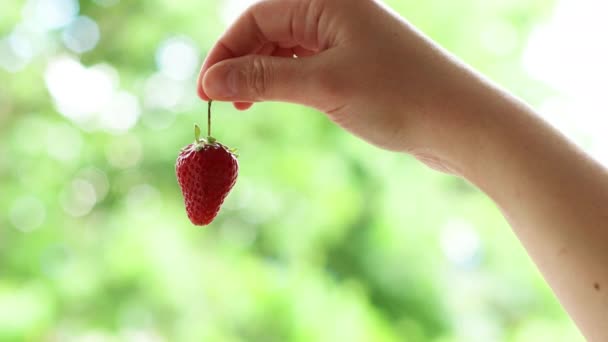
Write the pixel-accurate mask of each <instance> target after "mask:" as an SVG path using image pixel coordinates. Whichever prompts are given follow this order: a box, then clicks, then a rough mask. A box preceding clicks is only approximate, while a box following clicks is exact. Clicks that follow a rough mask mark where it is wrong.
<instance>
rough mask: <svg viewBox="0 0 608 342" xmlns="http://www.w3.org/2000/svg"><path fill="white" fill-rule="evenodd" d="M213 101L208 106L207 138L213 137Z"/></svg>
mask: <svg viewBox="0 0 608 342" xmlns="http://www.w3.org/2000/svg"><path fill="white" fill-rule="evenodd" d="M212 102H213V100H209V103H208V105H207V137H211V103H212Z"/></svg>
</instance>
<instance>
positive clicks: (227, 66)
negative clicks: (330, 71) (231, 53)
mask: <svg viewBox="0 0 608 342" xmlns="http://www.w3.org/2000/svg"><path fill="white" fill-rule="evenodd" d="M314 59H315V58H314V57H310V58H285V57H275V56H261V55H249V56H243V57H238V58H232V59H227V60H223V61H221V62H219V63H217V64H215V65H213V66H212V67H211V68H209V69H208V70H207V72H206V73H205V75H203V82H202V87H203V88H204V91H205V93H206V94H207V95H208V96H209V97H210V98H212V99H215V100H220V101H232V102H258V101H268V100H270V101H285V102H292V103H299V104H304V105H309V106H313V107H316V105H318V104H317V103H311V100H312V99H315V95H316V93H318V89H317V87H315V83H316V82H315V79H316V77H315V74H317V73H318V72H319V71H318V69H319V68H316V67H315V66H314V65H313V64H314Z"/></svg>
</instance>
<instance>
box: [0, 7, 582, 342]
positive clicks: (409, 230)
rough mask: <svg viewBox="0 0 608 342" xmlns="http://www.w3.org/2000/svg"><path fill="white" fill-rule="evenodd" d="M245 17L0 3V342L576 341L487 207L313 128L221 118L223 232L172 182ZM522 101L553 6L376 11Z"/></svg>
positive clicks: (304, 112) (425, 172) (258, 118)
mask: <svg viewBox="0 0 608 342" xmlns="http://www.w3.org/2000/svg"><path fill="white" fill-rule="evenodd" d="M246 2H247V1H219V0H217V1H211V0H196V1H194V0H182V1H174V0H150V1H127V0H123V1H119V0H94V1H91V0H87V1H80V3H78V2H77V1H75V0H28V1H2V2H0V341H13V340H14V341H85V340H86V341H441V342H448V341H552V342H559V341H581V340H582V338H581V337H580V335H579V333H578V332H577V330H576V328H575V327H574V325H573V324H572V323H571V321H570V320H569V319H568V318H567V316H566V314H565V313H564V311H563V310H562V309H561V307H560V306H559V304H558V303H557V301H556V299H555V297H554V296H553V295H552V293H551V291H550V289H549V288H548V286H547V285H546V284H545V283H544V281H543V280H542V278H541V276H540V275H539V273H538V272H537V271H536V269H535V267H534V266H533V264H532V263H531V261H530V260H529V258H528V257H527V256H526V254H525V251H524V250H523V248H522V247H521V246H520V244H519V243H518V241H517V239H516V238H515V236H514V235H513V233H512V232H511V230H510V228H509V227H508V225H507V224H506V222H505V220H504V219H503V217H502V216H501V214H500V212H499V211H498V210H497V209H496V207H495V206H494V205H493V204H492V203H491V202H490V201H489V200H488V199H487V198H486V197H485V196H484V195H483V194H481V193H480V192H479V191H478V190H476V189H474V188H473V187H471V186H470V185H468V184H467V183H465V182H463V181H461V180H459V179H457V178H455V177H450V176H447V175H442V174H439V173H436V172H434V171H431V170H429V169H427V168H425V167H424V166H422V165H421V164H419V163H418V162H416V161H415V160H414V159H412V158H411V157H409V156H404V155H399V154H395V153H390V152H385V151H381V150H379V149H377V148H374V147H372V146H369V145H367V144H366V143H364V142H362V141H359V140H357V139H356V138H354V137H352V136H350V135H348V134H346V133H345V132H343V131H341V130H340V129H338V128H337V127H336V126H334V125H333V124H332V123H330V122H329V121H328V120H327V119H326V118H325V117H324V116H322V115H319V114H318V113H315V112H314V111H312V110H309V109H306V108H302V107H299V106H294V105H286V104H278V103H264V104H258V105H256V106H254V108H253V109H251V110H249V111H247V112H238V111H236V110H235V109H233V108H232V106H231V105H229V104H216V105H215V107H214V113H216V115H215V119H214V135H215V136H217V137H218V138H220V139H221V140H222V141H223V142H224V143H225V144H227V145H230V146H233V147H238V148H239V151H240V159H239V161H240V175H239V180H238V182H237V185H236V187H235V188H234V190H233V192H232V193H231V195H230V196H229V198H228V200H227V202H226V203H225V206H224V208H223V210H222V211H221V213H220V215H219V216H218V218H217V219H216V221H215V222H214V223H213V224H212V225H211V226H209V227H207V228H202V229H201V228H197V227H193V226H192V225H191V224H190V223H189V221H188V219H187V217H186V214H185V211H184V208H183V204H182V198H181V194H180V191H179V188H178V186H177V183H176V179H175V175H174V163H175V159H176V156H177V153H178V151H179V149H180V148H181V147H182V146H183V145H186V144H187V143H189V142H190V141H191V140H192V131H193V130H192V127H193V123H194V122H199V123H201V124H203V123H204V121H205V119H204V114H205V111H206V104H205V103H203V102H201V101H200V100H198V99H197V98H196V96H195V78H196V74H197V72H198V68H199V66H200V63H201V62H202V60H203V58H204V56H205V53H206V51H207V50H208V49H209V48H210V47H211V46H212V44H213V43H214V41H215V39H216V38H217V37H218V36H219V35H220V34H221V33H222V31H223V30H224V29H225V27H226V26H227V25H228V23H229V22H230V20H232V19H233V18H234V17H235V16H236V15H237V14H238V13H239V12H240V11H242V10H243V9H244V8H245V7H246V5H247V4H246ZM388 3H389V5H390V6H392V7H393V8H394V9H395V10H397V11H398V12H399V13H401V14H402V15H404V16H405V17H407V18H408V19H409V20H410V21H412V22H413V23H414V24H415V25H417V26H418V27H420V28H421V29H422V30H423V31H424V32H426V33H427V34H429V35H430V36H431V37H432V38H434V39H435V40H437V41H438V42H440V43H441V44H442V45H444V46H445V47H446V48H448V49H449V50H450V51H452V52H453V53H455V54H456V55H457V56H459V57H461V58H462V59H463V60H465V61H466V62H467V63H470V64H471V65H473V66H474V67H475V68H477V69H479V70H480V71H482V72H483V73H485V74H486V75H488V76H489V77H490V78H492V79H494V80H496V81H497V82H499V83H501V84H502V85H504V86H505V87H507V88H508V89H510V90H512V91H513V92H515V93H516V94H518V95H520V96H522V97H523V98H525V99H526V100H528V101H530V102H531V103H532V104H536V103H538V102H539V101H541V100H542V99H543V98H544V97H545V96H547V94H548V93H549V90H547V89H545V87H543V86H542V85H540V84H537V83H536V82H534V81H532V80H531V79H530V78H529V77H528V76H527V75H526V73H525V72H524V71H523V70H522V67H521V55H522V51H523V48H524V46H525V44H526V40H527V37H528V35H529V33H530V32H531V30H532V29H533V27H534V26H535V25H536V24H537V23H539V22H541V21H543V20H544V19H545V18H546V17H547V16H548V15H549V14H550V13H551V9H552V8H553V6H554V3H553V1H552V0H537V1H528V0H500V1H485V0H458V1H456V0H427V1H397V0H392V1H388Z"/></svg>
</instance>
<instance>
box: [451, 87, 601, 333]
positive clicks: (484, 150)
mask: <svg viewBox="0 0 608 342" xmlns="http://www.w3.org/2000/svg"><path fill="white" fill-rule="evenodd" d="M483 91H484V92H486V93H485V94H477V96H479V97H478V98H482V99H485V100H483V101H482V102H478V103H477V104H476V106H475V107H473V108H469V110H470V111H471V112H472V113H474V115H475V116H476V117H478V118H482V119H480V123H479V126H480V127H479V128H478V129H479V130H478V132H482V133H481V134H480V135H478V136H477V137H476V138H475V142H474V143H473V144H476V145H475V146H473V148H469V149H467V150H468V151H470V152H469V154H468V155H467V154H466V153H464V154H461V156H462V158H464V159H465V160H464V163H462V167H461V171H462V174H463V176H464V177H465V178H467V179H468V180H469V181H471V182H472V183H473V184H475V185H477V186H478V187H479V188H481V189H482V190H483V191H484V192H485V193H487V194H488V196H490V197H491V198H492V199H493V200H494V201H495V202H496V203H497V205H498V206H499V207H500V208H501V210H502V211H503V213H504V215H505V217H506V218H507V219H508V221H509V222H510V224H511V225H512V227H513V229H514V231H515V233H516V234H517V236H518V237H519V239H520V240H521V242H522V243H523V245H524V246H525V248H526V249H527V251H528V253H529V254H530V256H531V257H532V259H533V260H534V262H535V263H536V265H537V266H538V267H539V269H540V270H541V272H542V273H543V275H544V277H545V278H546V280H547V281H548V282H549V284H550V286H551V287H552V288H553V290H554V291H555V293H556V295H557V296H558V297H559V299H560V301H561V302H562V304H563V305H564V307H565V308H566V309H567V311H568V312H569V313H570V314H571V316H572V318H573V319H574V320H575V321H576V323H577V325H578V326H579V327H580V329H581V330H582V332H583V334H585V335H586V337H587V338H588V339H589V340H591V341H606V340H608V328H607V326H606V324H608V173H607V172H606V169H604V168H603V167H601V166H600V165H599V164H598V163H596V162H595V161H593V160H592V159H590V158H589V157H588V156H586V155H585V154H584V153H582V152H581V151H580V150H579V149H577V148H576V147H575V146H574V145H572V144H571V143H570V142H568V141H567V140H566V139H565V138H564V137H563V136H562V135H561V134H560V133H559V132H557V131H556V130H554V129H553V128H552V127H550V126H549V125H548V124H546V123H545V122H543V121H542V120H540V119H539V118H537V117H536V116H535V115H534V114H533V113H532V111H531V110H530V109H529V108H527V107H526V106H524V105H522V104H521V103H519V102H518V101H517V100H515V99H511V98H509V97H505V96H503V94H501V92H500V91H498V90H496V89H492V88H486V89H485V90H483Z"/></svg>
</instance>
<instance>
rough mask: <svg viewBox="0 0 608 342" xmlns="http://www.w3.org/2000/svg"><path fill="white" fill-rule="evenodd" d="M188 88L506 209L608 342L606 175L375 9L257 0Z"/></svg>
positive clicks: (558, 285) (351, 3) (364, 3)
mask: <svg viewBox="0 0 608 342" xmlns="http://www.w3.org/2000/svg"><path fill="white" fill-rule="evenodd" d="M294 54H295V55H297V56H298V58H292V56H293V55H294ZM286 57H287V58H286ZM198 90H199V95H200V96H201V98H203V99H205V100H207V99H209V98H213V99H217V100H224V101H233V102H235V106H236V107H237V108H239V109H246V108H248V107H249V106H251V104H252V103H254V102H257V101H269V100H271V101H286V102H292V103H299V104H303V105H306V106H310V107H313V108H316V109H318V110H320V111H322V112H324V113H325V114H326V115H327V116H328V117H329V118H330V119H332V120H333V121H334V122H336V123H337V124H338V125H340V126H342V127H343V128H345V129H346V130H348V131H350V132H351V133H353V134H355V135H357V136H359V137H361V138H362V139H365V140H367V141H368V142H370V143H372V144H375V145H377V146H380V147H383V148H385V149H389V150H394V151H399V152H407V153H411V154H413V155H415V156H416V157H417V158H419V159H420V160H422V161H424V162H425V163H427V164H428V165H429V166H431V167H434V168H436V169H439V170H442V171H446V172H451V173H455V174H458V175H460V176H462V177H464V178H466V179H467V180H469V181H470V182H472V183H473V184H475V185H477V186H478V187H479V188H480V189H482V190H483V191H484V192H485V193H487V194H488V195H489V196H490V197H491V198H492V199H493V200H494V201H495V202H496V203H497V204H498V206H499V207H500V208H501V209H502V211H503V213H504V214H505V216H506V217H507V219H508V220H509V222H510V223H511V225H512V226H513V229H514V230H515V232H516V234H517V236H518V237H519V238H520V240H521V241H522V243H523V244H524V246H525V247H526V249H527V251H528V253H529V254H530V255H531V257H532V258H533V260H534V261H535V262H536V264H537V266H538V267H539V268H540V270H541V271H542V273H543V274H544V276H545V278H546V279H547V281H548V282H549V284H550V285H551V286H552V288H553V289H554V291H555V293H556V294H557V296H558V297H559V299H560V300H561V302H562V303H563V305H564V306H565V308H566V309H567V310H568V312H569V313H570V315H571V316H572V317H573V319H574V320H575V321H576V323H577V324H578V326H579V327H580V329H581V330H582V331H583V333H584V334H585V335H586V336H587V337H588V338H589V339H590V340H592V341H604V340H607V339H608V329H606V328H605V324H606V320H607V317H608V248H607V247H606V244H607V242H608V209H607V208H605V207H606V206H607V204H608V174H607V172H606V170H605V169H603V168H602V167H601V166H600V165H598V164H596V163H595V162H593V161H592V160H591V159H590V158H589V157H587V156H586V155H584V154H583V153H582V152H581V151H580V150H578V149H577V148H576V147H574V146H573V145H572V144H570V143H569V142H568V141H567V140H566V139H565V138H564V137H563V136H561V135H560V134H559V133H558V132H556V131H555V130H554V129H552V128H551V127H550V126H549V125H547V124H546V123H545V122H543V121H542V120H540V119H539V118H537V117H536V116H535V115H534V113H533V112H532V110H531V109H530V108H528V107H527V106H525V105H524V104H522V103H521V102H520V101H519V100H517V99H515V98H513V97H511V96H509V95H508V94H507V93H506V92H504V91H503V90H501V89H499V88H498V87H496V86H494V85H492V84H491V83H490V82H488V81H487V80H485V79H484V78H483V77H481V76H480V75H478V74H476V73H475V72H474V71H472V70H470V69H469V68H468V67H466V66H465V65H463V64H462V63H460V62H458V61H457V60H456V59H455V58H453V57H452V56H450V55H449V53H447V52H445V51H443V50H442V49H441V48H440V47H438V46H436V45H435V44H434V43H433V42H431V41H430V40H429V39H427V38H426V37H425V36H424V35H422V34H421V33H420V32H418V31H417V30H416V29H415V28H413V27H411V26H410V25H409V24H408V23H407V22H405V21H403V20H402V19H401V18H399V16H397V15H396V14H394V13H392V12H391V11H390V10H389V9H387V8H384V7H383V6H382V5H381V4H380V3H378V2H375V1H370V0H332V1H329V0H308V1H304V0H266V1H262V2H260V3H258V4H256V5H255V6H253V7H251V8H250V9H249V10H247V11H246V12H245V13H244V14H243V15H242V16H241V17H240V18H239V19H238V20H237V22H236V23H235V24H234V25H233V26H232V27H231V28H229V30H228V31H227V32H226V33H225V35H224V36H223V37H222V38H221V39H220V40H219V41H218V43H217V44H216V46H215V47H214V48H213V49H212V50H211V52H210V54H209V56H208V57H207V59H206V61H205V63H204V65H203V68H202V70H201V74H200V77H199V87H198Z"/></svg>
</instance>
